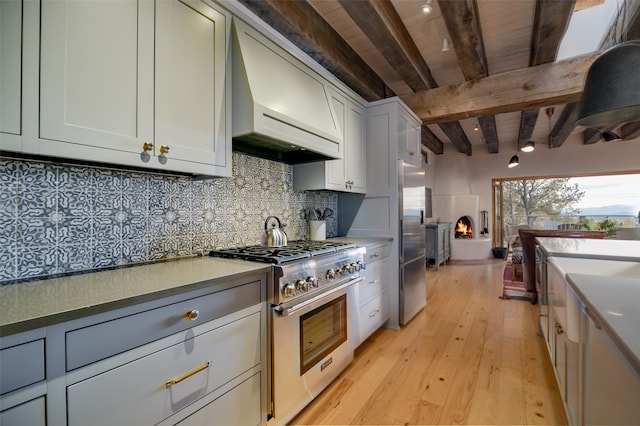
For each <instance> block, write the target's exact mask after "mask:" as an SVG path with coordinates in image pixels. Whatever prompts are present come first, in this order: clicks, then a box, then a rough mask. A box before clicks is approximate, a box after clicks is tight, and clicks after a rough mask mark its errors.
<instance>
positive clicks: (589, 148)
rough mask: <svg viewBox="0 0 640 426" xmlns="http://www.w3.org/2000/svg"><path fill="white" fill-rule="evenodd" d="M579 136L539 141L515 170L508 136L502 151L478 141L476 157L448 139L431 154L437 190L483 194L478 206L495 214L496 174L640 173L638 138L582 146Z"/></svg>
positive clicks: (500, 176) (475, 149) (527, 175)
mask: <svg viewBox="0 0 640 426" xmlns="http://www.w3.org/2000/svg"><path fill="white" fill-rule="evenodd" d="M580 137H581V134H580V133H579V132H575V133H574V134H572V135H571V137H570V138H569V139H568V140H567V141H566V142H565V143H564V144H563V145H562V146H561V147H559V148H553V149H550V148H548V147H547V146H546V145H543V144H541V143H537V144H536V149H535V151H533V152H530V153H524V152H519V153H518V157H519V158H520V165H519V166H517V167H514V168H512V169H509V168H508V167H507V163H508V162H509V159H510V158H511V156H512V155H513V154H514V153H515V151H514V149H506V148H505V147H506V146H508V145H509V144H510V143H508V142H506V141H502V140H501V141H500V142H501V143H500V153H499V154H489V153H488V152H487V149H486V147H485V146H482V145H474V146H473V155H472V156H467V155H465V154H461V153H459V152H457V150H456V149H455V148H454V147H453V145H452V144H449V143H446V144H445V151H444V154H442V155H434V156H433V158H434V161H433V165H432V166H431V167H432V168H433V175H432V176H433V177H432V179H433V180H432V181H431V182H432V183H433V184H432V185H431V187H432V189H433V195H443V194H476V195H478V196H479V197H480V203H479V210H487V211H488V212H489V214H492V213H493V208H492V205H491V202H492V194H491V193H492V189H491V180H492V179H495V178H508V177H514V178H518V177H541V176H577V175H586V174H605V173H610V172H624V171H636V172H640V138H638V139H635V140H630V141H619V142H606V143H605V142H602V141H600V142H597V143H595V144H592V145H583V144H582V142H581V140H580ZM511 145H514V146H515V143H513V144H511ZM434 199H435V198H434ZM435 208H436V207H435V206H434V210H435ZM489 226H490V227H491V220H490V221H489ZM489 233H490V235H491V234H492V233H493V230H492V229H489Z"/></svg>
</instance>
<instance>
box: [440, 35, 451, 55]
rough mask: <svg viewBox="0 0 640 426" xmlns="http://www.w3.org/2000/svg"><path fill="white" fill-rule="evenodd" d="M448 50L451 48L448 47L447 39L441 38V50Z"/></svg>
mask: <svg viewBox="0 0 640 426" xmlns="http://www.w3.org/2000/svg"><path fill="white" fill-rule="evenodd" d="M449 50H451V48H450V47H449V40H448V39H447V38H446V37H445V38H443V39H442V50H441V52H448V51H449Z"/></svg>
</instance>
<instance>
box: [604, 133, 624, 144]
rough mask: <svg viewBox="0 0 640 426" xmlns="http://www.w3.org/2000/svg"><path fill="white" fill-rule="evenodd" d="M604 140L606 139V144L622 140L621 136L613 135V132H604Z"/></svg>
mask: <svg viewBox="0 0 640 426" xmlns="http://www.w3.org/2000/svg"><path fill="white" fill-rule="evenodd" d="M602 139H604V141H605V142H613V141H621V140H622V138H621V137H620V136H618V135H617V134H615V133H613V132H609V131H606V132H602Z"/></svg>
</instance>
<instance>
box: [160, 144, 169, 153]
mask: <svg viewBox="0 0 640 426" xmlns="http://www.w3.org/2000/svg"><path fill="white" fill-rule="evenodd" d="M168 153H169V146H168V145H160V154H168Z"/></svg>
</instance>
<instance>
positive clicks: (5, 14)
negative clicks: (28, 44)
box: [0, 0, 22, 150]
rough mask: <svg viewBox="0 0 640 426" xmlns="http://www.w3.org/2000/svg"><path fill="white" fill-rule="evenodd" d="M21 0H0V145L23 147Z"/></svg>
mask: <svg viewBox="0 0 640 426" xmlns="http://www.w3.org/2000/svg"><path fill="white" fill-rule="evenodd" d="M21 87H22V1H21V0H2V1H0V149H9V150H21V149H22V102H21V96H20V88H21Z"/></svg>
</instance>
